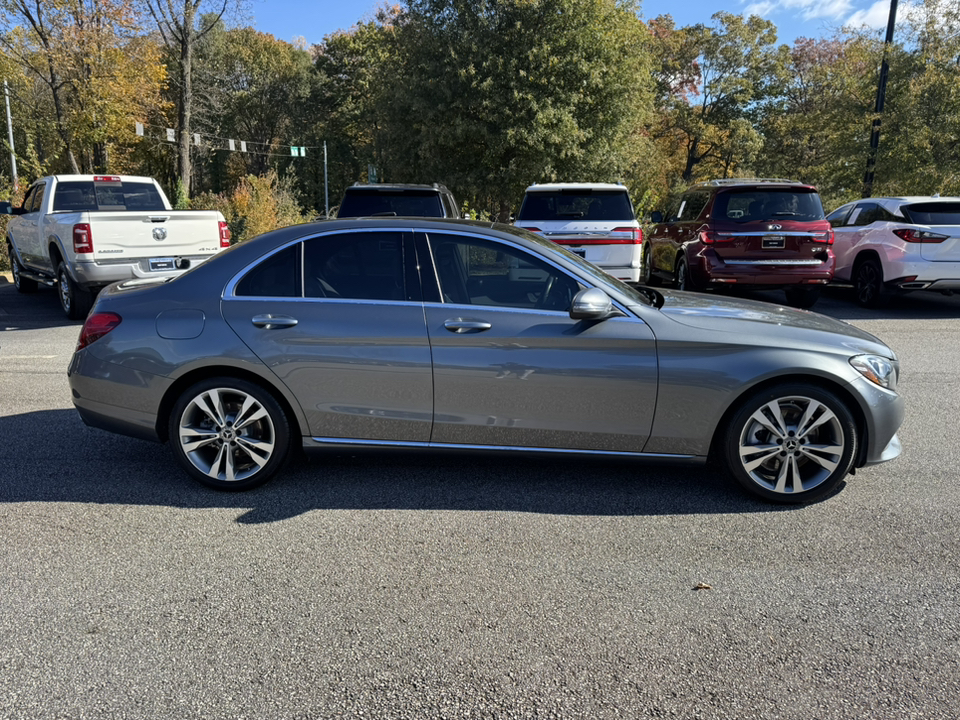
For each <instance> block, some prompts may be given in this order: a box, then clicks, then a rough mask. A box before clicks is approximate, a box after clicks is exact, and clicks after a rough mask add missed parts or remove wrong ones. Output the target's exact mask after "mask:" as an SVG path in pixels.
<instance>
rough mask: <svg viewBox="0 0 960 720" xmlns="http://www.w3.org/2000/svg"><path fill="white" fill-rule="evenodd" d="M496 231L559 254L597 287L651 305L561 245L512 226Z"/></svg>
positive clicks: (620, 282) (619, 281)
mask: <svg viewBox="0 0 960 720" xmlns="http://www.w3.org/2000/svg"><path fill="white" fill-rule="evenodd" d="M497 229H498V230H503V231H504V232H509V233H511V234H513V235H520V236H522V237H523V238H524V239H525V240H532V241H533V242H535V243H537V244H538V245H540V246H541V247H543V248H544V249H545V250H547V252H548V253H560V254H561V255H563V257H564V259H566V260H569V261H570V262H572V263H574V264H575V265H577V267H579V268H580V269H581V270H582V271H583V273H584V274H585V275H589V276H590V277H591V279H593V280H594V281H595V283H596V285H597V286H598V287H601V288H602V287H604V286H605V285H606V286H610V287H611V289H613V290H614V291H616V292H618V293H620V294H622V295H625V296H627V297H628V298H630V300H631V301H634V302H637V303H640V304H641V305H653V303H652V302H651V300H650V297H648V296H647V295H645V294H643V293H641V292H639V291H638V290H637V289H636V288H634V287H632V286H631V285H627V283H625V282H623V281H622V280H618V279H617V278H615V277H613V276H612V275H608V274H607V273H605V272H604V271H603V270H601V269H600V268H598V267H597V266H596V265H592V264H591V263H588V262H587V261H586V260H584V259H583V258H582V257H580V256H579V255H576V254H574V253H572V252H570V251H569V250H567V248H565V247H564V246H563V245H558V244H557V243H555V242H551V241H550V240H546V239H544V238H542V237H540V236H539V235H537V234H536V233H532V232H530V231H528V230H524V229H523V228H518V227H513V226H506V227H504V226H497Z"/></svg>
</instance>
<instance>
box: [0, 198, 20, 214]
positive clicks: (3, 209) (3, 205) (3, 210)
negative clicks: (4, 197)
mask: <svg viewBox="0 0 960 720" xmlns="http://www.w3.org/2000/svg"><path fill="white" fill-rule="evenodd" d="M19 209H20V208H15V207H14V206H13V205H11V204H10V203H8V202H5V201H3V202H0V215H19V214H20V213H18V212H17V210H19Z"/></svg>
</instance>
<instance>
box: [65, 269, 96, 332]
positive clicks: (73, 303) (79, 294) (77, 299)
mask: <svg viewBox="0 0 960 720" xmlns="http://www.w3.org/2000/svg"><path fill="white" fill-rule="evenodd" d="M57 285H58V287H59V290H60V293H59V295H60V307H62V308H63V312H64V313H65V314H66V316H67V317H68V318H70V319H71V320H83V319H84V318H85V317H86V316H87V313H89V312H90V307H91V306H92V305H93V293H91V292H90V291H89V290H84V289H83V288H82V287H80V286H79V285H77V284H76V283H75V282H74V281H73V279H72V278H71V277H70V273H68V272H67V266H66V263H64V262H63V261H62V260H61V261H60V265H59V266H57Z"/></svg>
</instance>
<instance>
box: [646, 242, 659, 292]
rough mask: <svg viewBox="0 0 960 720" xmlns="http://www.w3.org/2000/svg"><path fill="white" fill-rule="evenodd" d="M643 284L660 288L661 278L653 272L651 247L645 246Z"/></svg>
mask: <svg viewBox="0 0 960 720" xmlns="http://www.w3.org/2000/svg"><path fill="white" fill-rule="evenodd" d="M642 263H643V284H644V285H646V286H647V287H658V286H659V285H660V278H659V277H658V276H657V275H656V274H655V273H654V272H653V257H652V256H651V253H650V246H649V245H644V246H643V257H642Z"/></svg>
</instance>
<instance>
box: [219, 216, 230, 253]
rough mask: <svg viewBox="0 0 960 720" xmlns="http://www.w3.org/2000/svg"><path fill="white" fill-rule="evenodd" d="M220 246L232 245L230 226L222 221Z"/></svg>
mask: <svg viewBox="0 0 960 720" xmlns="http://www.w3.org/2000/svg"><path fill="white" fill-rule="evenodd" d="M220 247H222V248H226V247H230V226H229V225H227V224H226V223H225V222H224V221H223V220H221V221H220Z"/></svg>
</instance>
